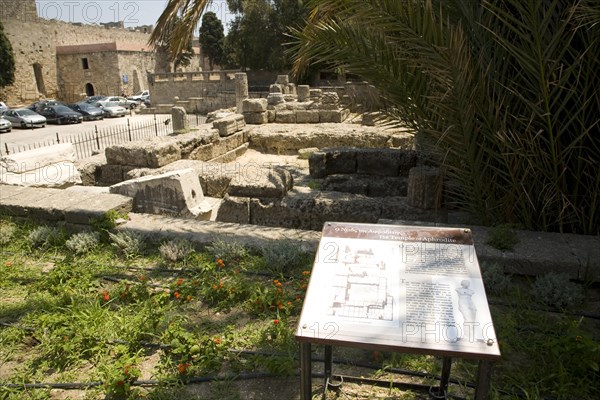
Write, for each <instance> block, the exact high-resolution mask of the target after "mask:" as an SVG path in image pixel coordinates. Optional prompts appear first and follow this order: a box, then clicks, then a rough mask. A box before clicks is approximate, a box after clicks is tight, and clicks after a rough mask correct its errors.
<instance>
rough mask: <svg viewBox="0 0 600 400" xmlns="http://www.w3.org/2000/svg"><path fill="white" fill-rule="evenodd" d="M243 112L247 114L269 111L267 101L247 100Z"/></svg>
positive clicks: (243, 105) (244, 102)
mask: <svg viewBox="0 0 600 400" xmlns="http://www.w3.org/2000/svg"><path fill="white" fill-rule="evenodd" d="M242 111H243V112H245V113H251V112H252V113H254V112H265V111H267V99H245V100H244V101H243V102H242Z"/></svg>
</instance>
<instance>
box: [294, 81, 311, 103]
mask: <svg viewBox="0 0 600 400" xmlns="http://www.w3.org/2000/svg"><path fill="white" fill-rule="evenodd" d="M296 94H297V95H298V101H300V102H304V101H307V100H308V99H309V97H310V86H308V85H298V87H297V88H296Z"/></svg>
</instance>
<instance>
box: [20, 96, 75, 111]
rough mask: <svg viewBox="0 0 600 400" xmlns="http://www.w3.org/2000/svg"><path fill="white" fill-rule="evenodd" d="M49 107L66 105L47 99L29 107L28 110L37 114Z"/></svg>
mask: <svg viewBox="0 0 600 400" xmlns="http://www.w3.org/2000/svg"><path fill="white" fill-rule="evenodd" d="M49 106H66V104H65V103H63V102H62V101H58V100H48V99H46V100H39V101H36V102H35V103H33V104H30V105H28V106H27V108H29V109H30V110H31V111H35V112H36V113H39V112H40V111H42V110H43V109H44V108H46V107H49Z"/></svg>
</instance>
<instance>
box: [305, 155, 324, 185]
mask: <svg viewBox="0 0 600 400" xmlns="http://www.w3.org/2000/svg"><path fill="white" fill-rule="evenodd" d="M326 160H327V154H326V153H325V152H324V151H315V152H314V153H312V154H311V155H310V156H309V158H308V170H309V172H310V176H312V177H313V178H316V179H319V178H325V177H326V176H327V170H326V169H325V162H326Z"/></svg>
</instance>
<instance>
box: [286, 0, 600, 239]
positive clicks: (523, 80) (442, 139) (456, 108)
mask: <svg viewBox="0 0 600 400" xmlns="http://www.w3.org/2000/svg"><path fill="white" fill-rule="evenodd" d="M310 6H311V17H310V19H309V23H308V24H307V25H306V27H305V28H304V29H303V30H295V31H294V32H293V36H294V37H295V38H296V40H295V42H294V45H293V47H292V48H291V51H292V53H293V54H294V57H295V65H294V70H295V72H296V73H300V72H302V71H303V70H305V69H306V68H307V67H308V66H309V65H311V64H313V63H315V62H321V63H324V64H327V65H330V66H331V67H333V68H344V69H345V71H346V72H350V73H354V74H357V75H360V76H362V77H363V78H365V79H366V80H368V81H369V82H370V83H371V84H373V85H374V86H375V87H376V88H377V90H378V91H379V92H380V93H381V98H382V100H383V104H382V107H385V112H386V113H387V115H388V116H389V117H390V118H392V119H394V120H395V121H398V122H399V123H401V124H405V125H408V126H409V127H411V128H412V130H413V131H414V132H415V133H417V134H418V142H419V146H420V147H421V148H423V149H424V150H427V151H432V152H435V154H436V155H437V158H438V160H439V161H440V163H442V164H443V166H444V169H445V171H446V174H447V176H448V178H451V179H452V181H453V182H456V183H457V185H452V187H449V188H448V189H449V199H448V200H449V203H451V204H453V205H455V206H456V207H459V208H463V209H466V210H467V211H469V212H471V213H473V214H475V215H477V216H478V218H479V219H480V220H481V221H483V222H484V223H486V224H488V225H493V224H500V223H520V224H522V225H524V227H525V228H526V229H531V230H549V231H563V232H577V233H587V234H597V233H598V232H599V229H600V212H598V210H600V184H599V183H600V169H599V168H598V161H599V160H600V123H599V120H598V118H597V111H598V104H600V97H599V96H600V93H599V92H598V90H597V82H598V61H597V57H596V55H597V54H599V53H600V40H599V39H598V38H599V37H600V24H598V23H594V21H597V20H598V17H597V15H598V11H599V10H600V3H599V2H592V1H582V2H569V1H564V0H549V1H545V0H533V1H526V2H523V1H521V0H508V1H503V2H494V1H484V2H477V1H469V2H465V1H463V0H451V1H445V2H440V1H434V0H431V1H417V2H412V1H396V0H313V1H311V2H310ZM591 11H595V13H594V14H592V13H591ZM590 15H591V17H590ZM365 54H368V55H369V57H365Z"/></svg>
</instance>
